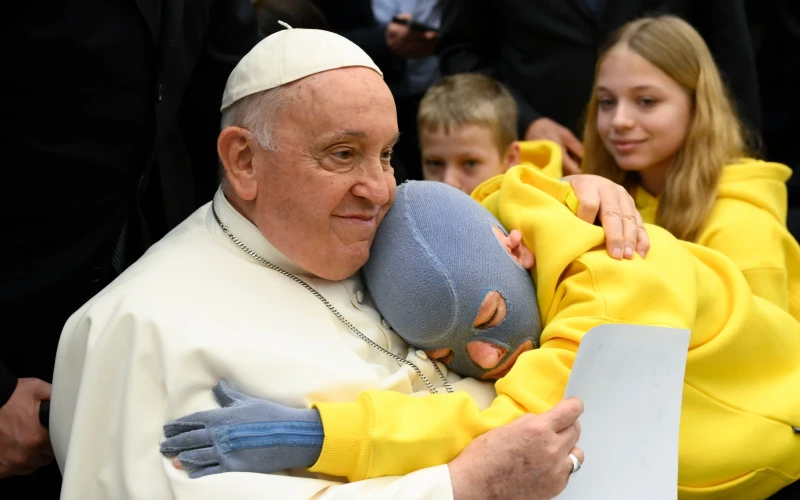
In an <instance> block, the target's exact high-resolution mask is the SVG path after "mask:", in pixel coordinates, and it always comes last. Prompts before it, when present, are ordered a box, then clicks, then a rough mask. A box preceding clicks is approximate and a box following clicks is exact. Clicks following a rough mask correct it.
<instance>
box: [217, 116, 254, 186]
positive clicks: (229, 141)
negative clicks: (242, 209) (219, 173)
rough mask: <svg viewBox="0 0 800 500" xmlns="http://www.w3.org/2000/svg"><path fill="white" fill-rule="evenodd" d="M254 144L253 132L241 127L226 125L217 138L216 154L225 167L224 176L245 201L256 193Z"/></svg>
mask: <svg viewBox="0 0 800 500" xmlns="http://www.w3.org/2000/svg"><path fill="white" fill-rule="evenodd" d="M254 144H255V140H254V137H253V134H251V133H250V132H249V131H248V130H247V129H244V128H241V127H226V128H224V129H223V130H222V132H220V133H219V137H218V138H217V154H219V159H220V162H221V163H222V166H223V168H224V169H225V178H226V179H227V180H228V184H230V187H231V188H232V189H233V191H234V192H235V193H236V195H237V196H238V197H239V198H241V199H242V200H246V201H252V200H254V199H255V198H256V196H257V195H258V183H257V179H256V170H255V168H254V166H253V158H254V157H255V154H254V151H253V148H254V147H255V145H254Z"/></svg>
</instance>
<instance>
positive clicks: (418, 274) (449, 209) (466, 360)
mask: <svg viewBox="0 0 800 500" xmlns="http://www.w3.org/2000/svg"><path fill="white" fill-rule="evenodd" d="M495 226H497V227H499V228H500V229H502V230H503V232H505V228H503V226H502V225H501V224H500V222H499V221H498V220H497V219H496V218H495V217H494V216H493V215H492V214H491V213H489V212H488V211H487V210H486V209H485V208H483V207H482V206H481V205H480V204H479V203H478V202H476V201H475V200H473V199H472V198H470V197H469V196H468V195H466V194H464V193H462V192H461V191H459V190H458V189H456V188H454V187H452V186H448V185H446V184H444V183H441V182H431V181H410V182H406V183H405V184H402V185H401V186H399V187H398V188H397V196H396V198H395V202H394V205H393V206H392V208H391V209H390V210H389V212H388V213H387V214H386V217H385V218H384V220H383V222H382V223H381V225H380V227H379V228H378V231H377V234H376V236H375V241H374V243H373V245H372V250H371V253H370V259H369V261H368V262H367V264H366V265H365V266H364V277H365V280H366V283H367V287H368V288H369V289H370V292H371V294H372V297H373V299H374V301H375V304H376V306H377V308H378V310H379V311H380V313H381V314H382V315H383V316H384V317H385V318H386V319H387V320H388V321H389V323H391V325H392V327H393V328H394V330H395V331H396V332H397V333H398V334H399V335H400V336H401V337H403V338H404V339H405V340H406V341H407V342H409V343H410V344H412V345H414V346H416V347H417V348H419V349H423V350H426V351H428V350H434V349H442V348H450V349H452V350H453V354H454V356H453V359H452V360H451V361H450V362H448V364H447V366H448V368H450V369H451V370H453V371H455V372H457V373H459V374H461V375H465V376H470V377H475V378H481V376H483V375H484V374H485V373H486V372H488V371H489V370H490V368H489V369H485V368H481V367H480V366H478V365H477V364H476V363H475V362H473V361H472V359H470V357H469V355H468V353H467V347H466V346H467V344H468V343H469V342H471V341H475V340H483V341H486V342H489V343H491V344H494V345H495V346H498V347H501V348H504V349H505V350H506V354H505V356H504V357H503V359H501V360H500V362H499V363H498V366H499V365H501V364H502V363H504V362H505V361H506V360H507V359H508V357H509V356H511V355H512V354H513V353H514V351H516V349H517V348H518V347H519V346H520V345H521V344H522V343H524V342H526V341H528V340H531V341H533V345H534V346H537V345H538V341H539V336H540V335H541V322H540V318H539V309H538V306H537V302H536V291H535V290H534V286H533V282H532V280H531V277H530V275H529V274H528V271H526V270H525V269H523V268H522V267H521V266H520V265H519V264H517V263H516V262H515V261H514V260H513V259H512V257H511V256H510V255H509V253H508V251H507V250H506V249H505V248H504V247H503V246H502V244H501V243H500V242H499V241H498V239H497V237H496V236H495V234H494V232H493V229H492V228H493V227H495ZM492 290H496V291H497V292H499V293H500V295H502V297H503V298H504V299H505V302H506V309H507V313H506V316H505V318H504V319H503V320H502V321H501V322H500V323H499V324H497V325H496V326H494V327H491V328H485V329H476V328H474V327H473V322H474V321H475V318H476V316H477V314H478V310H479V308H480V306H481V303H482V302H483V300H484V298H485V297H486V294H487V293H489V292H490V291H492Z"/></svg>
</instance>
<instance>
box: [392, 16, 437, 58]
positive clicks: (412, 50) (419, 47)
mask: <svg viewBox="0 0 800 500" xmlns="http://www.w3.org/2000/svg"><path fill="white" fill-rule="evenodd" d="M397 17H399V18H402V19H408V20H410V19H411V14H409V13H403V14H399V15H398V16H397ZM437 38H438V34H437V33H436V32H435V31H425V32H419V31H414V30H412V29H411V28H410V27H408V26H406V25H404V24H399V23H394V22H392V23H389V25H388V26H386V44H387V45H388V46H389V52H391V53H392V55H394V56H395V57H397V58H400V59H409V58H417V57H428V56H432V55H433V54H434V49H435V48H436V39H437Z"/></svg>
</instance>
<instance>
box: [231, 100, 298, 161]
mask: <svg viewBox="0 0 800 500" xmlns="http://www.w3.org/2000/svg"><path fill="white" fill-rule="evenodd" d="M288 97H289V93H288V92H287V91H286V87H285V86H280V87H275V88H272V89H269V90H264V91H261V92H257V93H255V94H251V95H248V96H245V97H242V98H241V99H239V100H238V101H236V102H234V103H233V104H231V105H230V106H228V107H227V108H225V110H224V111H223V112H222V121H221V125H222V129H225V128H226V127H242V128H246V129H247V130H249V131H250V132H251V133H252V134H253V136H254V137H255V138H256V141H258V144H259V145H261V147H262V148H264V149H266V150H267V151H277V150H278V143H277V141H276V140H275V117H276V116H277V114H278V111H280V110H281V109H282V108H283V107H284V106H286V104H287V103H288V102H289V99H288Z"/></svg>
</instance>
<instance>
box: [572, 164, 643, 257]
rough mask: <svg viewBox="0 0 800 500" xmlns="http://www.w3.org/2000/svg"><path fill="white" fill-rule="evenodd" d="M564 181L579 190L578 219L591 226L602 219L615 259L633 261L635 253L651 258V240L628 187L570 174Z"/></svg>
mask: <svg viewBox="0 0 800 500" xmlns="http://www.w3.org/2000/svg"><path fill="white" fill-rule="evenodd" d="M562 180H564V181H567V182H569V184H570V186H572V190H573V191H575V196H576V197H577V198H578V214H577V215H578V217H580V218H581V220H584V221H586V222H588V223H590V224H594V222H595V220H597V218H598V217H599V218H600V224H602V226H603V230H604V231H605V233H606V249H607V250H608V254H609V255H611V257H613V258H615V259H621V258H623V257H625V258H626V259H632V258H633V252H634V251H636V253H638V254H639V255H641V256H642V257H644V256H645V255H647V252H648V251H649V250H650V238H648V236H647V231H646V230H645V228H644V222H643V221H642V216H641V214H640V213H639V211H638V210H636V203H635V202H634V201H633V198H632V197H631V195H630V194H628V192H627V191H626V190H625V188H624V187H622V186H620V185H619V184H617V183H615V182H613V181H610V180H608V179H606V178H605V177H600V176H598V175H589V174H583V175H570V176H567V177H564V178H563V179H562Z"/></svg>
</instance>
